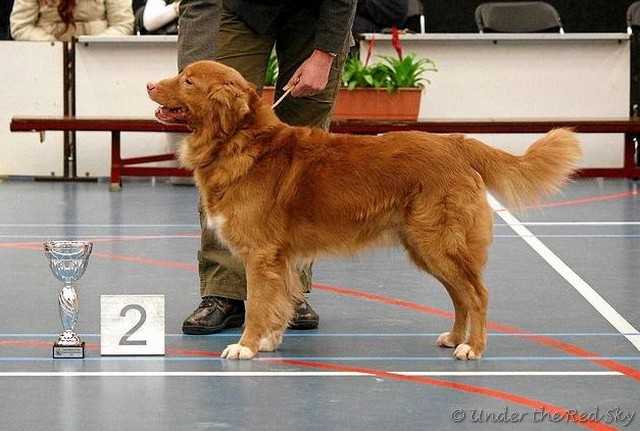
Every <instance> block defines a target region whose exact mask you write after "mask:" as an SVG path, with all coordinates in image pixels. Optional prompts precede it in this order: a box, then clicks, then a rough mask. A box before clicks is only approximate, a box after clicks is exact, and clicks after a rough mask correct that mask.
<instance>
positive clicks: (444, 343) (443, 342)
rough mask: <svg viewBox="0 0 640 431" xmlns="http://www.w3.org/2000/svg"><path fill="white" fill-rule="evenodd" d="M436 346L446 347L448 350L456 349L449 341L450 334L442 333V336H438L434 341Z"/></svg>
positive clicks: (454, 344)
mask: <svg viewBox="0 0 640 431" xmlns="http://www.w3.org/2000/svg"><path fill="white" fill-rule="evenodd" d="M436 345H438V346H439V347H448V348H453V347H456V343H454V342H453V341H451V333H450V332H443V333H442V334H440V335H439V336H438V339H437V340H436Z"/></svg>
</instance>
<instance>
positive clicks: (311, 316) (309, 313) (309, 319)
mask: <svg viewBox="0 0 640 431" xmlns="http://www.w3.org/2000/svg"><path fill="white" fill-rule="evenodd" d="M319 323H320V316H318V313H316V312H315V310H314V309H313V308H311V304H309V303H308V302H307V300H306V299H305V300H303V301H302V302H301V303H300V304H298V306H297V307H296V313H295V314H294V316H293V320H292V321H291V323H289V329H316V328H317V327H318V324H319Z"/></svg>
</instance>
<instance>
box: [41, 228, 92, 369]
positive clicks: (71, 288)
mask: <svg viewBox="0 0 640 431" xmlns="http://www.w3.org/2000/svg"><path fill="white" fill-rule="evenodd" d="M92 248H93V244H92V243H90V242H86V241H47V242H45V243H44V254H45V256H46V257H47V259H48V260H49V268H51V272H53V275H55V276H56V278H57V279H58V280H60V281H61V282H63V283H64V286H63V287H62V290H61V291H60V294H59V295H58V305H59V310H60V320H62V329H63V332H62V334H60V335H59V336H58V341H56V343H55V344H54V345H53V357H54V358H79V359H82V358H84V342H83V341H81V340H80V337H78V334H76V332H75V329H76V325H77V324H78V311H79V306H78V294H77V292H76V287H75V285H74V283H75V282H76V281H78V280H79V279H80V277H82V275H83V274H84V271H85V269H87V265H88V264H89V256H90V255H91V249H92Z"/></svg>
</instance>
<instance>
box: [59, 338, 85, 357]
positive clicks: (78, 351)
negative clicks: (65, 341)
mask: <svg viewBox="0 0 640 431" xmlns="http://www.w3.org/2000/svg"><path fill="white" fill-rule="evenodd" d="M53 359H84V341H83V342H82V344H80V345H79V346H61V345H60V344H58V343H55V344H54V345H53Z"/></svg>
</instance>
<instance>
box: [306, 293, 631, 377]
mask: <svg viewBox="0 0 640 431" xmlns="http://www.w3.org/2000/svg"><path fill="white" fill-rule="evenodd" d="M313 288H314V289H318V290H321V291H325V292H331V293H334V294H337V295H341V296H349V297H352V298H362V299H366V300H369V301H374V302H379V303H382V304H388V305H395V306H398V307H402V308H407V309H410V310H414V311H417V312H419V313H424V314H430V315H436V316H440V317H445V318H447V319H452V318H453V316H454V314H453V313H452V312H449V311H445V310H441V309H439V308H434V307H428V306H426V305H421V304H416V303H413V302H410V301H404V300H401V299H397V298H392V297H389V296H385V295H378V294H374V293H369V292H363V291H360V290H356V289H348V288H344V287H336V286H328V285H326V284H320V283H314V284H313ZM487 329H490V330H493V331H496V332H501V333H513V334H519V335H520V336H522V337H523V338H525V339H528V340H532V341H534V342H535V343H537V344H540V345H543V346H546V347H551V348H553V349H556V350H561V351H563V352H565V353H568V354H569V355H571V356H577V357H581V358H585V359H587V360H588V361H590V362H591V363H593V364H596V365H599V366H600V367H603V368H607V369H609V370H612V371H618V372H621V373H623V374H625V375H626V376H628V377H630V378H632V379H634V380H636V381H638V382H640V371H639V370H636V369H635V368H632V367H629V366H626V365H624V364H622V363H620V362H618V361H614V360H610V359H597V357H598V356H602V355H600V354H599V353H595V352H591V351H589V350H586V349H583V348H581V347H578V346H576V345H574V344H571V343H566V342H564V341H560V340H558V339H556V338H553V337H548V336H544V335H532V334H530V333H528V332H527V331H525V330H524V329H521V328H518V327H515V326H511V325H504V324H501V323H496V322H487Z"/></svg>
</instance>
